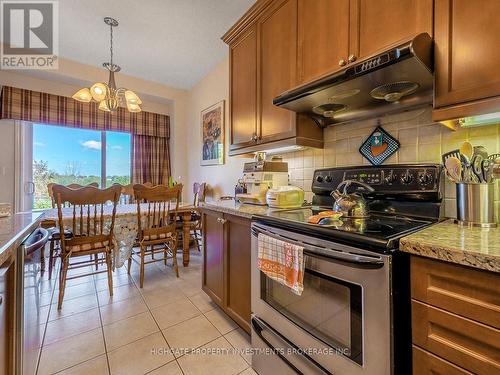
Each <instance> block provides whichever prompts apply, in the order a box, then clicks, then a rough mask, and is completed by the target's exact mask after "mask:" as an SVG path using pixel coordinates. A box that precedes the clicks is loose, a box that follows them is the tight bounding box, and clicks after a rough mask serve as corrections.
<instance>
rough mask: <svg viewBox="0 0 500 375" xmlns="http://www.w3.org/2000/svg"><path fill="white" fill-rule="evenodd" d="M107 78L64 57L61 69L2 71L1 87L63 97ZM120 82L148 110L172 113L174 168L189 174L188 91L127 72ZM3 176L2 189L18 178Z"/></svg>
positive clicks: (1, 130) (119, 77) (175, 171)
mask: <svg viewBox="0 0 500 375" xmlns="http://www.w3.org/2000/svg"><path fill="white" fill-rule="evenodd" d="M107 79H108V77H107V75H106V71H105V70H104V69H102V68H99V67H94V66H89V65H85V64H80V63H77V62H74V61H70V60H65V59H60V61H59V69H58V70H39V71H9V70H2V71H0V86H2V85H6V86H14V87H21V88H25V89H30V90H36V91H42V92H48V93H51V94H56V95H63V96H71V95H72V94H73V93H75V92H76V91H77V90H78V89H79V88H81V87H83V86H88V85H90V84H92V83H93V82H96V81H104V82H107ZM116 81H117V85H118V86H121V87H127V88H130V89H133V90H134V91H135V92H136V93H137V94H138V95H139V96H140V97H141V99H142V100H143V106H142V107H143V109H144V110H145V111H150V112H156V113H162V114H168V115H169V116H170V119H171V127H170V128H171V162H172V171H173V174H174V176H176V175H182V174H185V173H184V171H185V170H186V158H185V156H184V153H185V149H186V145H185V140H186V135H185V132H186V125H187V120H186V115H187V113H188V111H187V107H186V103H187V98H188V92H187V91H186V90H178V89H175V88H171V87H168V86H165V85H162V84H159V83H156V82H151V81H146V80H142V79H139V78H135V77H131V76H127V75H126V74H123V73H119V74H117V76H116ZM2 125H3V124H2ZM4 132H7V129H6V128H3V127H2V128H0V138H1V137H3V135H4ZM2 157H3V152H2ZM12 168H13V165H12ZM0 172H1V170H0ZM0 178H2V181H1V183H0V188H1V189H3V186H4V184H10V183H11V182H12V181H11V180H10V178H12V179H13V178H14V177H13V176H9V180H3V178H4V176H2V175H0Z"/></svg>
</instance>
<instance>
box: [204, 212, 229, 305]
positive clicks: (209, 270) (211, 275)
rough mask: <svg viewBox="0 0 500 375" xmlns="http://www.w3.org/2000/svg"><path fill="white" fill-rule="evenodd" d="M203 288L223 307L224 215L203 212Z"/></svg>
mask: <svg viewBox="0 0 500 375" xmlns="http://www.w3.org/2000/svg"><path fill="white" fill-rule="evenodd" d="M202 220H203V273H202V277H203V280H202V288H203V290H204V291H205V293H207V294H208V295H209V296H210V298H212V300H213V301H214V302H215V303H216V304H217V305H219V306H220V307H223V300H224V227H223V225H222V224H221V220H222V214H221V213H219V212H214V211H208V210H207V211H204V212H203V218H202Z"/></svg>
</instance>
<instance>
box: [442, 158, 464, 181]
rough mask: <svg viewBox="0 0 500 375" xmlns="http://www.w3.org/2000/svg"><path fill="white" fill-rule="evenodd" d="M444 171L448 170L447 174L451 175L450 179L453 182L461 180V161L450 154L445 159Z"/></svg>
mask: <svg viewBox="0 0 500 375" xmlns="http://www.w3.org/2000/svg"><path fill="white" fill-rule="evenodd" d="M445 167H446V171H447V172H448V175H449V176H450V177H451V179H452V180H453V181H454V182H460V181H462V177H461V175H462V163H461V161H460V160H459V159H458V158H456V157H454V156H451V157H449V158H448V159H446V164H445Z"/></svg>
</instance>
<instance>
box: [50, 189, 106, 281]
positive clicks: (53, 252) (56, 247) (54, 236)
mask: <svg viewBox="0 0 500 375" xmlns="http://www.w3.org/2000/svg"><path fill="white" fill-rule="evenodd" d="M55 185H57V184H55V183H53V182H51V183H49V184H47V191H48V193H49V197H50V201H51V203H52V208H55V207H56V201H55V199H54V192H53V190H52V188H53V187H54V186H55ZM84 186H93V187H95V188H98V187H99V184H98V183H97V182H92V183H90V184H88V185H80V184H69V185H66V187H67V188H69V189H81V188H82V187H84ZM65 204H66V206H65V207H69V205H68V203H65ZM41 226H42V227H43V228H46V229H47V230H48V231H49V233H50V235H49V280H51V279H52V270H53V268H54V266H55V263H56V259H57V257H58V256H59V255H60V254H58V252H60V250H61V246H60V241H61V235H60V232H59V230H58V229H57V228H56V222H55V221H54V220H47V221H43V222H42V225H41ZM72 236H73V233H72V232H71V230H70V229H68V228H65V230H64V237H65V238H67V239H69V238H71V237H72ZM44 258H45V256H44ZM44 263H45V262H44ZM95 264H96V269H97V261H95ZM44 268H45V265H44ZM44 271H45V270H44Z"/></svg>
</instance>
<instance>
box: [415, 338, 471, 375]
mask: <svg viewBox="0 0 500 375" xmlns="http://www.w3.org/2000/svg"><path fill="white" fill-rule="evenodd" d="M428 374H432V375H472V372H469V371H466V370H464V369H462V368H460V367H457V366H455V365H454V364H453V363H450V362H448V361H445V360H444V359H441V358H439V357H437V356H435V355H434V354H431V353H429V352H427V351H425V350H423V349H420V348H419V347H418V346H415V345H414V346H413V375H428Z"/></svg>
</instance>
